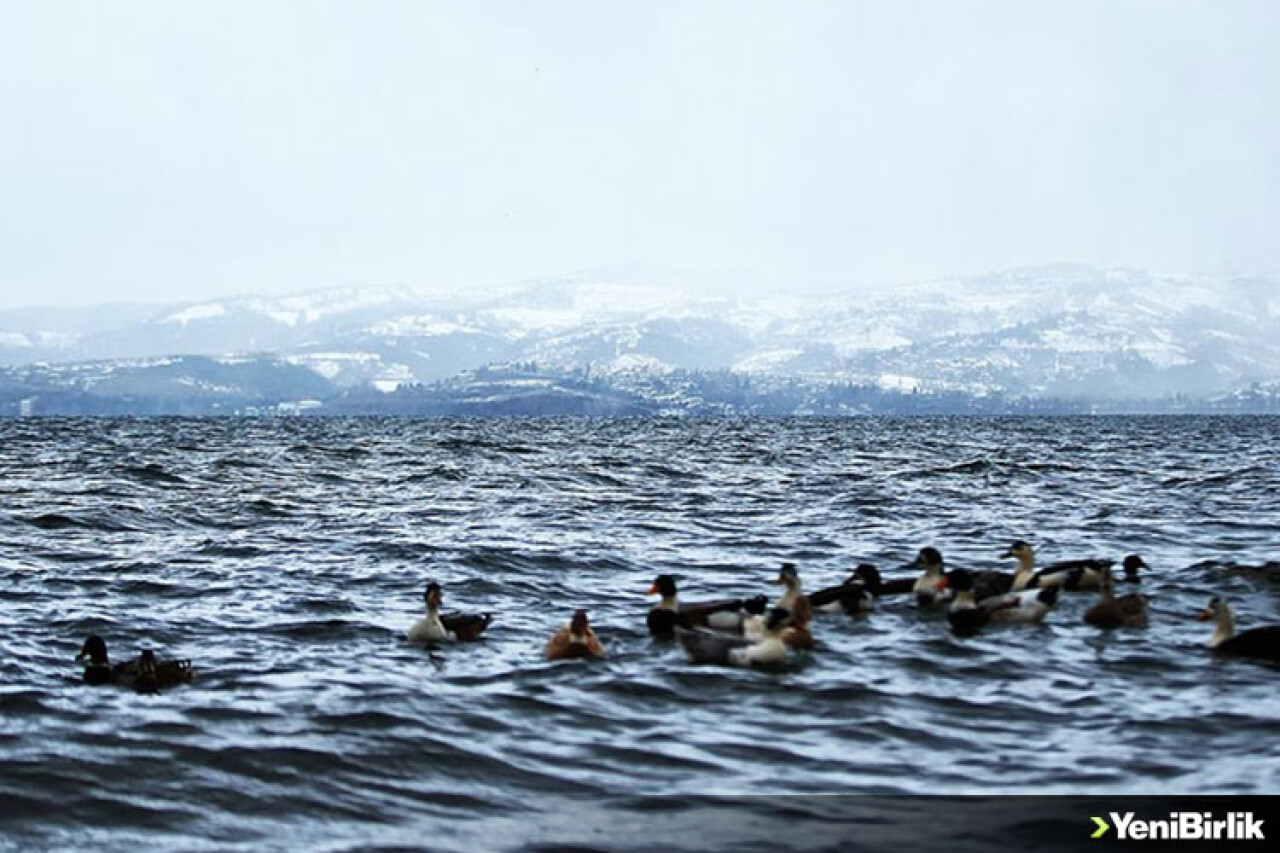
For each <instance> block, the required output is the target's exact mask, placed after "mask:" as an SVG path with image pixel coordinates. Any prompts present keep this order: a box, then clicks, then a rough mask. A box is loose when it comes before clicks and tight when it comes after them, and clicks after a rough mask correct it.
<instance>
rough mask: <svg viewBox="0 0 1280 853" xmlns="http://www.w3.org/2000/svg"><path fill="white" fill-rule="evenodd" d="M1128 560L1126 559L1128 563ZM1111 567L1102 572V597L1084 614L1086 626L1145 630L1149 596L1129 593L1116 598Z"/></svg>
mask: <svg viewBox="0 0 1280 853" xmlns="http://www.w3.org/2000/svg"><path fill="white" fill-rule="evenodd" d="M1129 559H1130V558H1128V557H1126V558H1125V561H1126V562H1128V560H1129ZM1115 590H1116V584H1115V580H1114V579H1113V578H1112V577H1111V567H1110V566H1107V567H1106V568H1104V569H1103V570H1102V597H1101V598H1099V599H1098V601H1097V603H1095V604H1094V605H1093V606H1092V607H1090V608H1089V609H1088V610H1086V611H1085V612H1084V621H1085V624H1087V625H1093V626H1095V627H1098V628H1145V627H1146V626H1147V621H1148V616H1147V600H1148V599H1149V598H1150V596H1146V595H1142V594H1141V593H1136V592H1135V593H1130V594H1129V595H1122V596H1119V597H1117V596H1116V593H1115Z"/></svg>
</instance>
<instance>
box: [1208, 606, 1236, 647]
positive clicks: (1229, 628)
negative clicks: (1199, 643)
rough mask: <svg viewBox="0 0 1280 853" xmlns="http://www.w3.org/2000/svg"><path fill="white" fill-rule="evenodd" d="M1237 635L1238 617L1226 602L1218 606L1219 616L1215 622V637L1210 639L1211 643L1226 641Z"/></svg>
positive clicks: (1213, 644) (1216, 643)
mask: <svg viewBox="0 0 1280 853" xmlns="http://www.w3.org/2000/svg"><path fill="white" fill-rule="evenodd" d="M1235 635H1236V619H1235V616H1234V615H1232V613H1231V608H1230V607H1228V606H1227V605H1226V604H1225V603H1224V604H1223V605H1222V606H1221V607H1219V608H1218V617H1217V619H1216V620H1215V622H1214V632H1213V639H1211V640H1210V641H1209V645H1211V646H1216V645H1219V644H1221V643H1225V642H1226V641H1227V640H1230V639H1231V638H1232V637H1234V636H1235Z"/></svg>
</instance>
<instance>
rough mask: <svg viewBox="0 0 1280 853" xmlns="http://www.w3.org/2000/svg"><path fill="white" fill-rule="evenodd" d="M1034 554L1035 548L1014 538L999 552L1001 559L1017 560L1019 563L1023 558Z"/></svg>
mask: <svg viewBox="0 0 1280 853" xmlns="http://www.w3.org/2000/svg"><path fill="white" fill-rule="evenodd" d="M1034 556H1035V550H1034V549H1033V548H1032V547H1031V546H1030V545H1029V544H1028V543H1026V542H1024V541H1022V540H1021V539H1015V540H1014V542H1013V544H1012V545H1010V546H1009V547H1008V548H1006V549H1004V551H1003V552H1001V554H1000V559H1002V560H1017V561H1018V562H1019V563H1021V562H1022V561H1023V560H1025V559H1029V558H1032V557H1034Z"/></svg>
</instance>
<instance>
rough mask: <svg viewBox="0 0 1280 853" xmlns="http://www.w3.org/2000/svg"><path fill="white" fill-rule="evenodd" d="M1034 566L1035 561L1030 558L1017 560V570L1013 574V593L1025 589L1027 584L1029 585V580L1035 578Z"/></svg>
mask: <svg viewBox="0 0 1280 853" xmlns="http://www.w3.org/2000/svg"><path fill="white" fill-rule="evenodd" d="M1035 573H1036V564H1035V560H1033V559H1032V558H1030V557H1027V558H1025V559H1024V558H1023V557H1019V558H1018V570H1017V571H1016V572H1014V574H1013V591H1014V592H1018V591H1019V590H1023V589H1026V588H1027V584H1029V583H1031V578H1033V577H1034V576H1035Z"/></svg>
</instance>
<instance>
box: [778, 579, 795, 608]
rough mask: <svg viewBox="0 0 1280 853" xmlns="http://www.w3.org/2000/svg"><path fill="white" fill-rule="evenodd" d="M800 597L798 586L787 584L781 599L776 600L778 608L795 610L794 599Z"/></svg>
mask: <svg viewBox="0 0 1280 853" xmlns="http://www.w3.org/2000/svg"><path fill="white" fill-rule="evenodd" d="M799 597H800V584H798V583H789V584H787V588H786V589H785V590H783V591H782V597H781V598H779V599H778V606H779V607H781V608H783V609H785V610H793V609H794V608H795V604H796V599H798V598H799Z"/></svg>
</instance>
